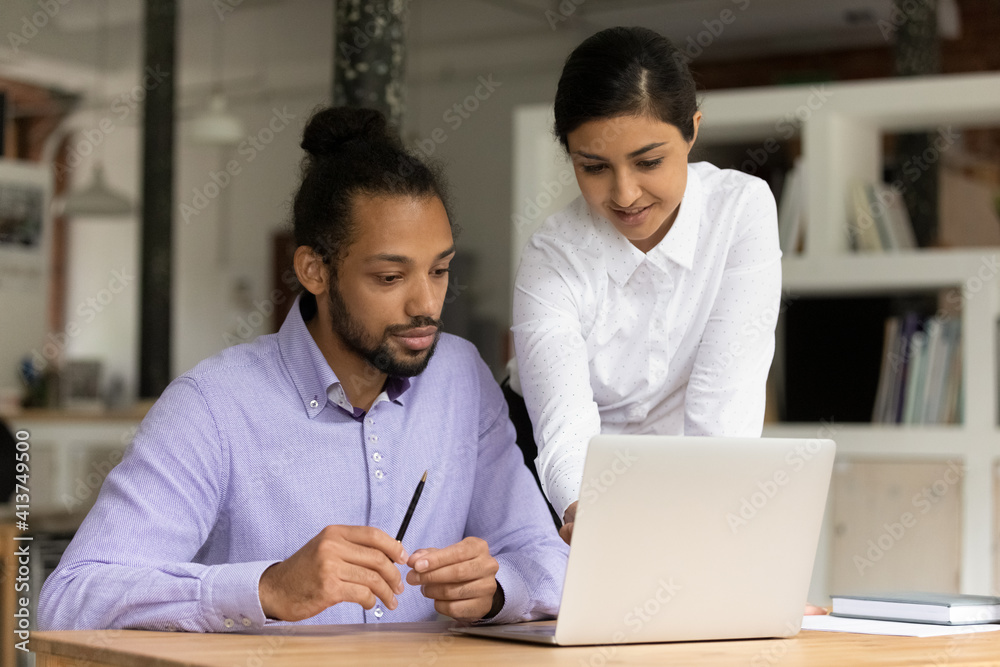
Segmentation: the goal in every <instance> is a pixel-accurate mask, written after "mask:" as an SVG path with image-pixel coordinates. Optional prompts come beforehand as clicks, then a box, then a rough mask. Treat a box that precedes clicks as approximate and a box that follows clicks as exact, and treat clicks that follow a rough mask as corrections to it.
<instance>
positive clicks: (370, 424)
mask: <svg viewBox="0 0 1000 667" xmlns="http://www.w3.org/2000/svg"><path fill="white" fill-rule="evenodd" d="M366 421H367V422H368V425H369V426H374V425H375V420H374V419H368V420H366Z"/></svg>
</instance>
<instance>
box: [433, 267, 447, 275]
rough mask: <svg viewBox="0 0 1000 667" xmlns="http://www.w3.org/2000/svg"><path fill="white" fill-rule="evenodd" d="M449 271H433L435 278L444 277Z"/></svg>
mask: <svg viewBox="0 0 1000 667" xmlns="http://www.w3.org/2000/svg"><path fill="white" fill-rule="evenodd" d="M449 271H451V269H434V275H435V276H446V275H448V272H449Z"/></svg>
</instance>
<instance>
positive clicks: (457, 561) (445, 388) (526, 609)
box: [38, 108, 567, 632]
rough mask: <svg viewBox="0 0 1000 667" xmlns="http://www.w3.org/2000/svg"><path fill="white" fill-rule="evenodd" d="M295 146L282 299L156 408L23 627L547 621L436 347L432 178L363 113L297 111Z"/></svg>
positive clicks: (474, 418) (466, 371)
mask: <svg viewBox="0 0 1000 667" xmlns="http://www.w3.org/2000/svg"><path fill="white" fill-rule="evenodd" d="M302 147H303V148H304V149H305V150H306V151H307V153H308V155H307V156H306V157H305V158H304V160H303V165H302V183H301V185H300V187H299V189H298V192H297V193H296V195H295V201H294V207H293V215H292V218H293V224H294V230H295V239H296V243H297V245H298V249H297V250H296V252H295V257H294V264H295V271H296V275H297V276H298V279H299V282H300V283H301V284H302V286H303V287H304V292H303V294H302V295H301V296H300V297H299V298H298V299H296V301H295V303H294V305H293V307H292V309H291V312H290V313H289V314H288V317H287V318H286V319H285V322H284V324H282V326H281V330H280V331H279V332H278V333H276V334H272V335H266V336H261V337H259V338H257V339H256V340H255V341H253V342H251V343H247V344H242V345H236V346H233V347H230V348H228V349H226V350H224V351H223V352H221V353H220V354H218V355H216V356H214V357H212V358H210V359H207V360H205V361H203V362H201V363H200V364H198V365H197V366H195V368H194V369H192V370H190V371H188V372H187V373H185V374H183V375H182V376H180V377H179V378H177V379H175V380H174V381H173V382H172V383H171V384H170V386H168V387H167V389H166V390H165V391H164V393H163V395H162V396H161V397H160V399H159V400H158V401H157V402H156V404H155V405H154V406H153V407H152V409H151V410H150V412H149V414H148V415H147V417H146V419H145V420H143V423H142V425H141V427H140V429H139V432H138V433H137V434H136V436H135V439H134V441H133V442H132V444H131V445H130V446H129V449H128V451H127V452H126V455H125V457H124V459H123V461H122V463H121V464H120V465H118V466H117V467H116V468H115V469H114V470H112V472H111V473H110V474H109V475H108V477H107V480H106V481H105V483H104V486H103V488H102V489H101V493H100V496H99V498H98V500H97V503H96V504H95V506H94V508H93V510H91V512H90V514H89V515H88V516H87V518H86V519H85V520H84V522H83V525H82V526H81V527H80V530H79V532H78V533H77V535H76V537H75V538H74V540H73V542H72V543H71V544H70V546H69V548H68V549H67V550H66V553H65V555H64V556H63V558H62V561H61V562H60V564H59V567H58V568H57V569H56V571H55V572H54V573H53V574H52V575H51V576H50V577H49V579H48V580H47V581H46V582H45V585H44V587H43V589H42V592H41V596H40V601H39V608H38V621H39V626H40V627H41V628H43V629H91V628H144V629H154V630H186V631H195V632H246V631H254V630H258V629H260V628H261V627H263V626H264V625H265V624H268V623H294V622H300V621H304V622H306V623H308V624H330V623H379V622H382V623H386V622H399V621H420V620H433V619H434V618H436V616H437V614H438V613H441V614H444V615H446V616H450V617H452V618H455V619H460V620H463V621H486V622H512V621H522V620H531V619H536V618H541V617H545V616H551V615H554V614H555V613H556V611H557V608H558V604H559V597H560V593H561V586H562V579H563V574H564V571H565V567H566V556H567V548H566V547H565V545H564V544H563V542H562V541H561V540H560V539H559V536H558V534H557V533H556V531H555V528H554V526H553V524H552V521H551V519H550V517H549V513H548V510H547V508H546V505H545V502H544V500H543V498H542V496H541V494H540V492H539V491H538V489H537V487H536V485H535V482H534V480H533V479H532V477H531V475H530V473H529V472H528V470H527V469H525V467H524V465H523V463H522V457H521V454H520V451H519V450H518V449H517V447H516V446H515V435H514V428H513V426H512V425H511V423H510V420H509V418H508V416H507V407H506V403H505V402H504V399H503V395H502V393H501V390H500V388H499V387H498V386H497V384H496V382H495V381H494V380H493V376H492V375H491V373H490V371H489V369H488V368H487V367H486V365H485V364H484V363H483V361H482V359H481V358H480V357H479V355H478V353H477V352H476V350H475V348H474V347H473V346H472V345H471V344H470V343H468V342H466V341H464V340H462V339H460V338H457V337H455V336H449V335H447V334H443V333H442V332H441V320H440V316H441V309H442V307H443V305H444V298H445V295H446V293H447V289H448V266H449V263H450V262H451V260H452V258H453V257H454V255H455V244H454V239H453V235H452V225H451V222H450V219H449V215H448V211H447V207H446V201H447V197H446V193H445V191H444V186H443V179H442V178H441V176H440V175H439V174H438V173H436V172H435V171H434V170H433V169H431V168H429V167H428V166H427V165H426V164H424V163H423V162H421V161H420V160H417V159H415V158H413V157H411V156H409V155H408V154H407V153H406V152H405V150H404V149H403V147H402V144H401V142H400V140H399V138H398V137H397V136H396V135H395V134H394V133H393V132H391V131H390V130H389V128H388V127H387V126H386V121H385V118H384V117H383V116H382V115H381V114H379V113H378V112H376V111H372V110H367V109H346V108H328V109H323V110H321V111H319V112H318V113H316V114H315V115H314V116H313V117H312V119H311V120H310V121H309V124H308V125H307V127H306V129H305V133H304V136H303V140H302ZM404 167H405V168H404ZM425 470H426V471H427V481H426V485H425V486H424V488H423V492H422V495H421V497H420V502H419V504H418V505H417V506H416V510H415V512H414V513H413V516H412V520H411V521H410V523H409V529H408V532H407V533H406V535H405V537H404V538H403V540H402V543H400V542H397V541H396V540H395V539H394V538H393V537H392V535H394V534H395V532H396V530H397V528H399V526H400V524H401V522H402V520H403V517H404V514H405V513H406V510H407V507H408V505H409V502H410V499H411V496H412V494H413V492H414V488H415V487H416V485H417V482H418V480H420V478H421V475H422V473H423V472H424V471H425ZM404 580H405V584H404Z"/></svg>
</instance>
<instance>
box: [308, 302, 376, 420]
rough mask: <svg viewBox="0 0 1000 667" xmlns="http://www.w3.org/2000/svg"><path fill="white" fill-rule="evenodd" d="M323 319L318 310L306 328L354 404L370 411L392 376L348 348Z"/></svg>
mask: <svg viewBox="0 0 1000 667" xmlns="http://www.w3.org/2000/svg"><path fill="white" fill-rule="evenodd" d="M321 319H322V317H321V315H320V314H319V313H317V314H316V316H314V317H313V318H312V319H311V320H309V321H308V322H306V328H307V329H308V330H309V334H310V335H311V336H312V338H313V340H314V341H316V346H317V347H319V351H320V352H322V353H323V358H325V359H326V363H328V364H330V368H331V369H332V370H333V373H334V375H336V376H337V379H338V380H340V384H341V386H342V387H343V388H344V393H345V394H347V400H348V401H350V402H351V405H352V406H354V407H356V408H361V409H362V410H365V411H367V410H368V409H369V408H370V407H371V406H372V403H374V402H375V399H376V398H378V395H379V394H381V393H382V390H383V388H384V387H385V381H386V378H387V377H388V376H387V375H386V374H385V373H383V372H382V371H379V370H377V369H375V368H374V367H373V366H372V365H371V364H369V363H368V362H367V361H365V360H364V359H363V358H361V357H359V356H358V355H357V354H356V353H355V352H354V351H353V350H351V349H349V348H347V347H346V346H345V345H344V343H343V341H341V340H340V338H339V337H338V336H337V335H336V334H334V333H333V330H332V328H331V327H329V326H324V325H323V323H322V322H321Z"/></svg>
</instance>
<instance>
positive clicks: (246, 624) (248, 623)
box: [243, 618, 251, 628]
mask: <svg viewBox="0 0 1000 667" xmlns="http://www.w3.org/2000/svg"><path fill="white" fill-rule="evenodd" d="M250 623H251V621H250V619H249V618H244V619H243V625H245V626H246V627H248V628H249V627H250Z"/></svg>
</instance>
